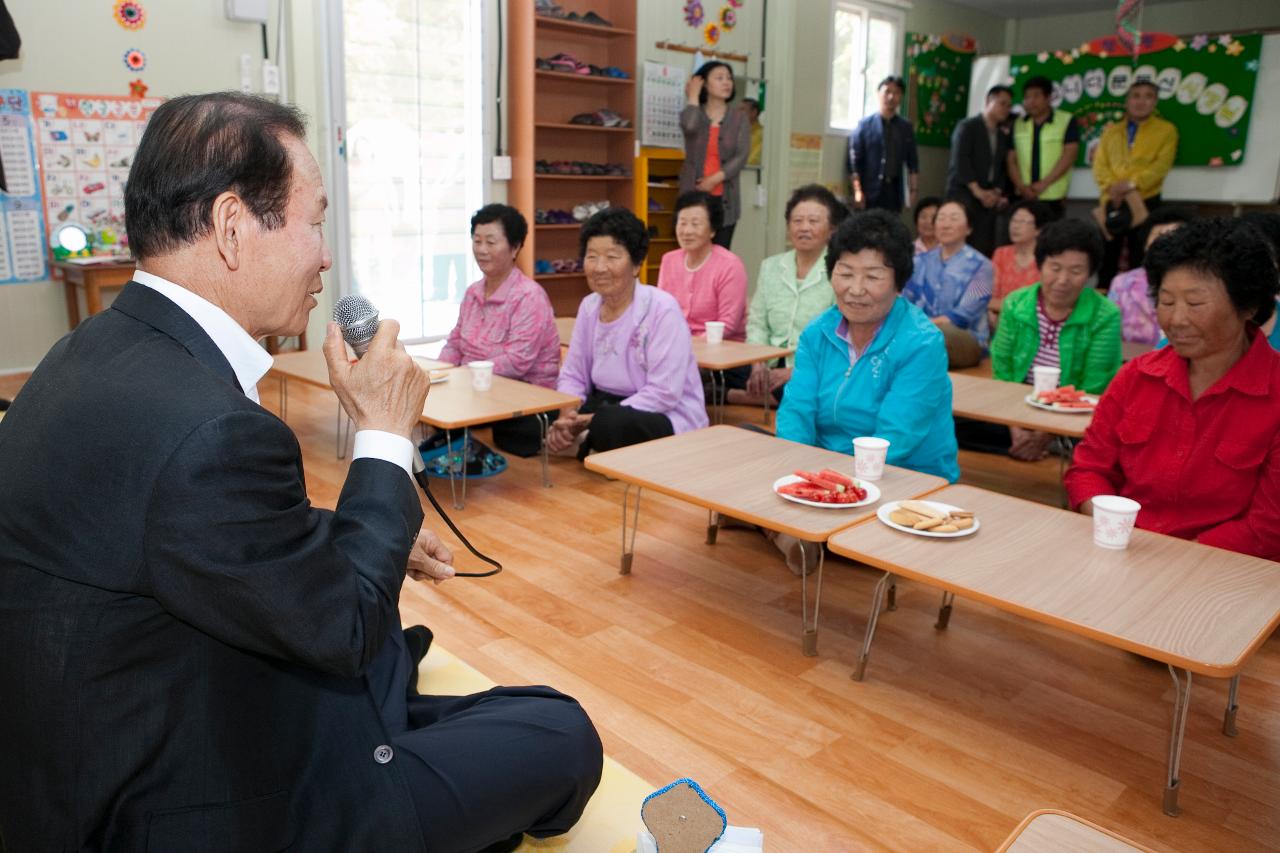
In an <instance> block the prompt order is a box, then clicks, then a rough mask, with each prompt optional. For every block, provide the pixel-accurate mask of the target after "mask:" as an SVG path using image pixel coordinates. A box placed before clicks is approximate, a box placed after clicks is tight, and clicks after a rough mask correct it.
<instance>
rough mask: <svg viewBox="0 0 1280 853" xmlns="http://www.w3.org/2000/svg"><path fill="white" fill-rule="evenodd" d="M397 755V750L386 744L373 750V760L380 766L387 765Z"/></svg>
mask: <svg viewBox="0 0 1280 853" xmlns="http://www.w3.org/2000/svg"><path fill="white" fill-rule="evenodd" d="M395 754H396V753H395V750H393V749H392V748H391V747H389V746H387V745H386V744H385V743H384V744H382V745H381V746H379V747H376V748H375V749H374V750H373V760H374V761H376V762H378V763H379V764H387V763H388V762H390V761H391V759H392V758H393V757H394V756H395Z"/></svg>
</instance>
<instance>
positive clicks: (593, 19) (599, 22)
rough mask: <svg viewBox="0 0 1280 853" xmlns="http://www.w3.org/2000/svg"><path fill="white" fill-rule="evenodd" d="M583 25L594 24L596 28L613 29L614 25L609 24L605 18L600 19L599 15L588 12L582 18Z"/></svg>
mask: <svg viewBox="0 0 1280 853" xmlns="http://www.w3.org/2000/svg"><path fill="white" fill-rule="evenodd" d="M582 23H584V24H594V25H595V26H597V27H612V26H613V24H611V23H609V22H608V21H606V20H605V19H604V18H602V17H600V16H599V15H597V14H596V13H595V12H588V13H587V14H585V15H583V16H582Z"/></svg>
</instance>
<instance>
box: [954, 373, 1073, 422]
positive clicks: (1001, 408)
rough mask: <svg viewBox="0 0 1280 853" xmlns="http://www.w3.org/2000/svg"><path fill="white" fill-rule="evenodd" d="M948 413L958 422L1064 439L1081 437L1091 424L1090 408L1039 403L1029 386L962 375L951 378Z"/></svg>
mask: <svg viewBox="0 0 1280 853" xmlns="http://www.w3.org/2000/svg"><path fill="white" fill-rule="evenodd" d="M1080 396H1081V398H1082V400H1093V401H1095V402H1096V400H1097V397H1095V396H1092V395H1080ZM951 413H952V414H953V415H955V416H956V417H958V418H971V419H973V420H975V421H985V422H987V423H992V424H1001V425H1003V426H1017V427H1023V428H1025V429H1034V430H1039V431H1040V432H1047V433H1051V434H1052V435H1058V436H1063V437H1065V438H1079V437H1081V436H1082V435H1084V431H1085V428H1086V427H1088V426H1089V422H1090V421H1092V420H1093V408H1092V407H1091V406H1086V405H1072V406H1069V407H1064V406H1063V404H1061V403H1045V402H1041V401H1039V400H1038V399H1036V398H1035V397H1034V396H1033V393H1032V389H1031V386H1030V385H1023V384H1022V383H1020V382H1003V381H1001V380H999V379H986V378H984V377H981V376H969V375H966V374H963V373H952V374H951Z"/></svg>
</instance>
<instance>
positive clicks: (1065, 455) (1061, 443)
mask: <svg viewBox="0 0 1280 853" xmlns="http://www.w3.org/2000/svg"><path fill="white" fill-rule="evenodd" d="M1053 443H1054V444H1055V445H1057V447H1058V482H1059V483H1062V482H1064V479H1063V478H1065V477H1066V475H1067V469H1068V468H1069V467H1071V458H1072V457H1073V456H1074V455H1075V452H1076V446H1075V445H1074V444H1072V443H1071V439H1069V438H1067V437H1066V436H1065V435H1057V436H1054V438H1053ZM1062 506H1063V508H1064V509H1070V508H1071V505H1070V502H1069V501H1068V500H1067V488H1066V486H1063V487H1062Z"/></svg>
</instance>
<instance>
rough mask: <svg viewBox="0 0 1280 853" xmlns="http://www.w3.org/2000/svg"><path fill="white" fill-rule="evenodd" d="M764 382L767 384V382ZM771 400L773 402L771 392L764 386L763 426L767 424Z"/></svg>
mask: <svg viewBox="0 0 1280 853" xmlns="http://www.w3.org/2000/svg"><path fill="white" fill-rule="evenodd" d="M765 384H766V385H768V383H767V382H766V383H765ZM772 402H773V392H772V391H770V390H769V389H768V388H765V391H764V425H765V426H768V425H769V404H771V403H772Z"/></svg>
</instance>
